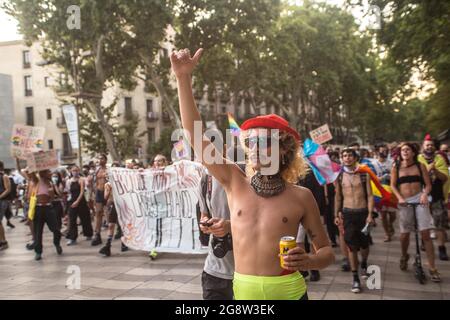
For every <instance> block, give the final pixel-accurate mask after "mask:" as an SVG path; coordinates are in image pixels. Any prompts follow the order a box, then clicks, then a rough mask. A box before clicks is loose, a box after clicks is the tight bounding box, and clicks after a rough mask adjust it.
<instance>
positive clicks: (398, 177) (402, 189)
mask: <svg viewBox="0 0 450 320" xmlns="http://www.w3.org/2000/svg"><path fill="white" fill-rule="evenodd" d="M399 147H400V154H399V159H398V160H397V161H396V162H395V164H394V166H393V168H392V170H391V188H392V192H394V194H395V196H396V197H397V199H398V213H399V226H400V243H401V249H402V256H401V258H400V270H403V271H405V270H407V268H408V260H409V254H408V247H409V234H410V233H411V232H414V230H415V222H414V220H415V219H414V210H413V208H412V207H410V206H407V204H408V203H410V204H411V203H420V204H421V205H419V206H417V208H416V217H417V228H418V231H419V232H420V234H421V238H422V241H423V243H424V247H425V251H426V254H427V258H428V265H429V268H430V275H431V281H434V282H440V281H441V277H440V274H439V272H438V271H437V269H436V266H435V262H434V260H435V258H434V248H433V242H432V240H431V237H430V229H431V225H432V216H431V214H430V211H429V200H428V196H429V194H430V192H431V181H430V176H429V175H428V174H426V173H427V169H426V167H425V165H424V164H422V163H420V162H419V161H418V159H417V157H418V155H419V152H418V150H417V147H416V146H415V145H414V144H413V143H409V142H403V143H401V144H400V146H399Z"/></svg>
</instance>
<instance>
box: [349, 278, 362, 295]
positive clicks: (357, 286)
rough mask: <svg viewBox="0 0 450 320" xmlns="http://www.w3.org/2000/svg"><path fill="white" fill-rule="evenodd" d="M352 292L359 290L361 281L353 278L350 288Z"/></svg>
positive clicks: (358, 291)
mask: <svg viewBox="0 0 450 320" xmlns="http://www.w3.org/2000/svg"><path fill="white" fill-rule="evenodd" d="M351 291H352V292H353V293H360V292H361V282H359V281H356V280H353V285H352V290H351Z"/></svg>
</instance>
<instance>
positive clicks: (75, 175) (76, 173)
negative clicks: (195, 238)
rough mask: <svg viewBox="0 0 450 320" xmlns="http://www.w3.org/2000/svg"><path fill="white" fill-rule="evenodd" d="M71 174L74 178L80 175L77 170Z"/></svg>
mask: <svg viewBox="0 0 450 320" xmlns="http://www.w3.org/2000/svg"><path fill="white" fill-rule="evenodd" d="M72 175H73V177H74V178H78V177H79V176H80V173H79V172H73V173H72Z"/></svg>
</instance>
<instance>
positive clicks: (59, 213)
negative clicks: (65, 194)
mask: <svg viewBox="0 0 450 320" xmlns="http://www.w3.org/2000/svg"><path fill="white" fill-rule="evenodd" d="M52 205H53V210H55V213H56V221H57V222H58V230H61V227H62V218H63V215H64V214H63V212H64V209H63V206H62V203H61V201H53V202H52Z"/></svg>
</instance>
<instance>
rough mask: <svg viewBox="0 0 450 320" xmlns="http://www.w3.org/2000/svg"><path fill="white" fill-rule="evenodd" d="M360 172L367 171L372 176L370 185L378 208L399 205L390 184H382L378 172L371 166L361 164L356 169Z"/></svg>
mask: <svg viewBox="0 0 450 320" xmlns="http://www.w3.org/2000/svg"><path fill="white" fill-rule="evenodd" d="M356 171H358V172H364V173H367V174H368V175H369V176H370V185H371V187H372V194H373V197H374V201H375V205H376V206H377V207H378V208H381V207H382V206H388V207H393V208H396V207H397V198H396V197H395V195H394V194H393V192H392V189H391V187H390V186H388V185H385V184H383V185H382V184H381V182H380V179H378V177H377V176H376V174H375V173H374V172H373V171H372V170H371V169H370V168H369V166H367V165H364V164H361V165H359V166H358V168H357V169H356Z"/></svg>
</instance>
